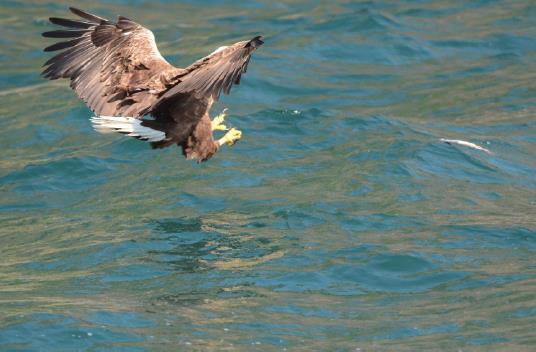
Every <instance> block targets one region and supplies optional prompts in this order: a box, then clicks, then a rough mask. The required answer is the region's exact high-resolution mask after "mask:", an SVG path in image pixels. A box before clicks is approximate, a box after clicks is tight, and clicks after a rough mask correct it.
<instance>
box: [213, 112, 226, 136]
mask: <svg viewBox="0 0 536 352" xmlns="http://www.w3.org/2000/svg"><path fill="white" fill-rule="evenodd" d="M226 112H227V108H225V109H223V111H222V112H221V113H220V114H219V115H218V116H216V117H215V118H214V119H213V120H212V122H211V127H212V130H213V131H227V130H228V128H227V126H225V124H224V123H223V122H224V121H225V117H226V116H227V114H226Z"/></svg>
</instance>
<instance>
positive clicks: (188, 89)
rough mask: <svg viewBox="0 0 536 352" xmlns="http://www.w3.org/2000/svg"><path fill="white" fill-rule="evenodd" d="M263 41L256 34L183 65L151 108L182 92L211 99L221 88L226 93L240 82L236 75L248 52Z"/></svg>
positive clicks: (243, 65)
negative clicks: (172, 81)
mask: <svg viewBox="0 0 536 352" xmlns="http://www.w3.org/2000/svg"><path fill="white" fill-rule="evenodd" d="M263 43H264V42H263V41H262V37H261V36H258V37H255V38H253V39H251V40H248V41H242V42H238V43H236V44H233V45H231V46H228V47H221V48H219V49H218V50H216V51H215V52H213V53H212V54H210V55H208V56H206V57H204V58H202V59H200V60H198V61H196V62H194V63H193V64H191V65H190V66H188V67H186V68H185V70H186V73H185V74H183V75H181V76H180V77H179V78H178V79H179V82H178V83H177V84H176V85H175V86H174V87H173V88H171V89H169V90H168V91H167V92H166V93H165V94H163V95H162V96H161V98H160V99H159V100H158V101H157V102H156V103H155V104H154V106H153V107H152V111H155V110H157V109H158V108H159V107H160V106H162V105H163V104H165V103H167V102H169V101H172V100H173V98H175V97H177V96H181V95H184V94H188V95H190V94H193V95H195V96H196V97H197V98H200V99H203V98H212V99H213V100H218V99H219V97H220V95H221V92H222V91H223V93H225V94H229V93H230V91H231V87H232V85H233V84H239V83H240V77H241V76H242V74H243V73H245V72H246V69H247V66H248V63H249V59H250V58H251V54H252V53H253V51H255V49H256V48H258V47H259V46H260V45H262V44H263Z"/></svg>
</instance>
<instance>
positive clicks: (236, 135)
mask: <svg viewBox="0 0 536 352" xmlns="http://www.w3.org/2000/svg"><path fill="white" fill-rule="evenodd" d="M240 138H242V131H239V130H237V129H236V128H234V127H233V128H231V129H230V130H229V132H227V133H226V134H225V136H223V137H222V138H220V139H219V141H218V143H219V144H220V146H221V145H224V144H227V145H229V146H232V145H233V144H235V143H236V142H237V141H238V140H240Z"/></svg>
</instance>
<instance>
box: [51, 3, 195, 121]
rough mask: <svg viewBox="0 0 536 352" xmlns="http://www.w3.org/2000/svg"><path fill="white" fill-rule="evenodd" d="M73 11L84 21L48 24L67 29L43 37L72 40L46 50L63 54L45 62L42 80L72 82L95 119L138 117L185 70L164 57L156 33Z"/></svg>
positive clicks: (128, 22) (55, 20) (54, 20)
mask: <svg viewBox="0 0 536 352" xmlns="http://www.w3.org/2000/svg"><path fill="white" fill-rule="evenodd" d="M70 10H71V12H72V13H74V14H75V15H77V16H79V17H81V18H82V20H79V19H77V20H71V19H64V18H55V17H52V18H50V22H52V23H54V24H57V25H60V26H63V27H65V29H61V30H55V31H50V32H45V33H43V36H44V37H49V38H68V40H67V41H62V42H59V43H56V44H53V45H51V46H49V47H47V48H45V51H56V50H63V51H62V52H61V53H59V54H57V55H56V56H54V57H52V58H51V59H50V60H48V61H47V62H46V63H45V65H44V66H47V68H46V69H45V70H44V71H43V76H44V77H45V78H48V79H58V78H70V80H71V88H72V89H73V90H74V91H75V92H76V93H77V94H78V96H79V97H80V98H82V99H83V100H84V101H85V102H86V103H87V105H88V106H89V107H90V108H91V109H92V110H93V111H94V112H95V113H96V114H97V115H111V116H132V117H139V116H141V115H142V111H144V110H146V109H147V107H149V106H151V105H152V104H153V103H154V102H155V101H156V99H157V97H158V94H161V93H162V92H163V91H165V90H166V89H168V88H169V87H171V86H172V85H173V84H174V83H175V82H177V81H176V77H178V76H179V75H181V74H184V73H185V72H186V71H185V70H183V69H178V68H175V67H173V66H172V65H170V64H169V63H168V62H167V61H166V60H165V59H164V58H163V57H162V55H161V54H160V52H159V51H158V49H157V47H156V43H155V39H154V35H153V33H152V32H151V31H150V30H148V29H147V28H144V27H143V26H141V25H139V24H138V23H136V22H134V21H132V20H130V19H128V18H126V17H122V16H119V17H118V20H117V22H112V21H109V20H107V19H104V18H101V17H98V16H96V15H92V14H90V13H87V12H84V11H82V10H79V9H75V8H72V7H71V8H70Z"/></svg>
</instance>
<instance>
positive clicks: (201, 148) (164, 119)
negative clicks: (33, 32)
mask: <svg viewBox="0 0 536 352" xmlns="http://www.w3.org/2000/svg"><path fill="white" fill-rule="evenodd" d="M70 10H71V12H72V13H74V14H75V15H77V16H79V17H80V18H81V19H76V20H73V19H65V18H56V17H51V18H50V22H52V23H54V24H56V25H59V26H62V27H65V29H60V30H54V31H49V32H45V33H43V36H44V37H48V38H65V41H61V42H59V43H56V44H53V45H51V46H48V47H47V48H45V51H57V50H62V51H61V52H60V53H59V54H57V55H56V56H54V57H52V58H51V59H50V60H48V61H47V62H46V63H45V65H44V66H46V68H45V70H44V71H43V76H44V77H45V78H48V79H58V78H69V79H70V81H71V88H72V89H73V90H74V91H75V92H76V94H77V95H78V96H79V97H80V98H81V99H83V100H84V101H85V102H86V104H87V105H88V106H89V107H90V108H91V110H93V112H94V113H95V117H93V118H92V119H91V121H92V123H93V127H94V128H95V130H97V131H98V132H101V133H109V132H119V133H123V134H126V135H128V136H131V137H135V138H138V139H141V140H145V141H148V142H150V143H151V146H152V147H153V148H165V147H167V146H170V145H174V144H175V145H178V146H181V147H182V151H183V154H184V156H185V157H186V158H188V159H197V160H200V161H205V160H207V159H209V158H210V157H211V156H212V155H214V154H215V153H216V152H217V151H218V149H219V148H220V146H222V145H223V144H229V145H232V144H233V143H234V142H235V141H236V140H238V139H240V137H241V132H240V131H238V130H236V129H234V128H233V129H231V130H229V131H228V132H227V133H226V134H225V136H224V137H222V138H221V139H219V140H215V139H214V137H213V135H212V132H213V131H214V130H227V128H226V127H225V125H224V124H223V122H224V118H225V110H224V111H223V112H222V113H221V114H220V115H218V116H217V117H216V118H214V120H212V121H211V120H210V117H209V115H208V112H209V111H210V108H211V106H212V104H213V103H214V102H215V101H216V100H218V98H219V97H220V95H221V93H222V92H223V93H225V94H229V92H230V90H231V87H232V85H233V84H239V83H240V77H241V76H242V74H243V73H245V72H246V68H247V65H248V63H249V60H250V57H251V54H252V53H253V51H255V49H256V48H257V47H259V46H260V45H262V44H263V41H262V37H260V36H258V37H255V38H253V39H251V40H247V41H241V42H238V43H235V44H233V45H230V46H222V47H219V48H218V49H217V50H216V51H214V52H213V53H211V54H210V55H208V56H206V57H204V58H202V59H200V60H197V61H196V62H194V63H193V64H191V65H190V66H188V67H186V68H177V67H174V66H173V65H171V64H169V63H168V62H167V61H166V60H165V59H164V58H163V57H162V55H161V54H160V52H159V51H158V49H157V47H156V43H155V39H154V35H153V33H152V32H151V31H150V30H148V29H147V28H145V27H143V26H141V25H140V24H138V23H136V22H134V21H132V20H130V19H128V18H126V17H122V16H119V17H118V19H117V22H112V21H109V20H107V19H104V18H101V17H98V16H96V15H93V14H90V13H87V12H85V11H82V10H79V9H76V8H72V7H71V8H70Z"/></svg>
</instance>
